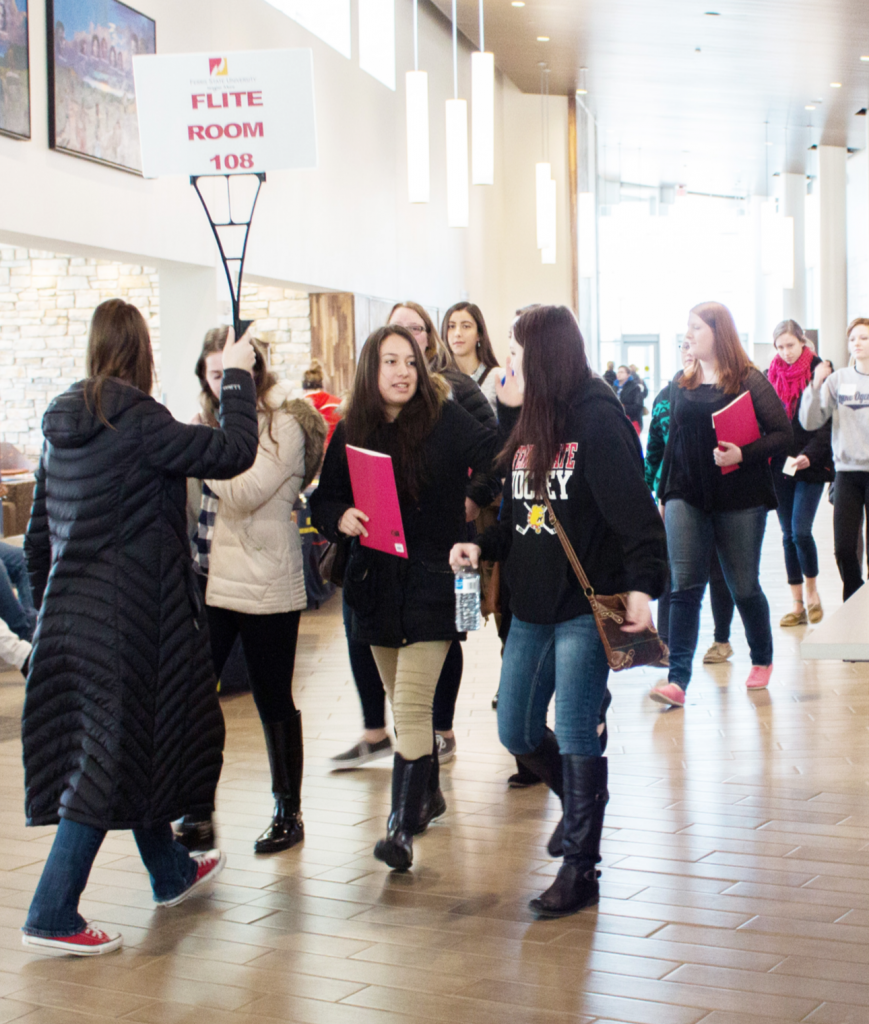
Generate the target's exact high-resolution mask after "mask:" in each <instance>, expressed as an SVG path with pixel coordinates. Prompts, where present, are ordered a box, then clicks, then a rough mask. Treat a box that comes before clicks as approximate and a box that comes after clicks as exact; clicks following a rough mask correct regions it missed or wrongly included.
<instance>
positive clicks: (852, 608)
mask: <svg viewBox="0 0 869 1024" xmlns="http://www.w3.org/2000/svg"><path fill="white" fill-rule="evenodd" d="M800 654H801V655H802V657H803V658H805V659H806V660H807V661H817V660H822V659H824V660H830V661H869V583H867V584H865V585H864V586H862V587H861V588H860V589H859V590H858V591H857V593H856V594H852V595H851V597H849V598H848V600H847V601H846V602H845V603H844V604H843V605H842V607H841V608H837V609H836V611H834V612H833V614H832V615H830V616H828V617H827V618H826V619H824V621H823V622H822V623H821V624H820V625H819V626H817V627H816V628H815V629H813V630H812V631H811V633H809V634H808V635H807V636H806V638H805V640H803V642H802V644H801V645H800Z"/></svg>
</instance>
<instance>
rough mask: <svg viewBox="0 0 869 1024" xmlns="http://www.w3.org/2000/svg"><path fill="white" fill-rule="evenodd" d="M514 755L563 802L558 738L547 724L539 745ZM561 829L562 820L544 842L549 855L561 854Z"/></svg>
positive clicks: (557, 855) (556, 855)
mask: <svg viewBox="0 0 869 1024" xmlns="http://www.w3.org/2000/svg"><path fill="white" fill-rule="evenodd" d="M515 756H516V760H517V762H518V763H519V764H520V765H524V766H525V767H526V768H527V769H528V770H529V771H532V772H533V773H534V774H535V775H536V776H537V777H538V778H540V779H542V780H543V781H544V782H545V783H546V785H547V786H548V787H549V788H550V789H551V790H552V792H553V793H554V794H555V795H556V796H557V797H558V799H559V800H561V801H562V803H563V802H564V797H563V793H564V786H563V778H562V770H561V754H560V753H559V752H558V740H557V739H556V738H555V733H554V732H553V731H552V730H551V729H550V728H549V726H547V727H546V729H545V731H544V733H543V739H542V740H541V742H540V746H539V747H537V749H536V750H532V751H531V753H530V754H516V755H515ZM563 831H564V829H563V821H560V822H559V823H558V824H557V825H556V826H555V831H554V832H553V833H552V836H551V837H550V840H549V842H548V843H547V844H546V848H547V849H548V850H549V854H550V856H551V857H560V856H561V834H562V832H563Z"/></svg>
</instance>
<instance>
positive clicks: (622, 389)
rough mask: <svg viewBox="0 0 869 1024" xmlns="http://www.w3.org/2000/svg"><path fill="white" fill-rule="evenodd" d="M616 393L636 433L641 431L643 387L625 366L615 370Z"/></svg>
mask: <svg viewBox="0 0 869 1024" xmlns="http://www.w3.org/2000/svg"><path fill="white" fill-rule="evenodd" d="M615 389H616V394H617V395H618V396H619V401H620V402H621V403H622V405H623V406H624V408H625V416H627V418H628V419H629V420H630V421H631V423H633V425H634V430H636V432H637V433H638V434H641V433H642V432H643V389H642V388H641V387H640V384H639V382H638V381H637V380H636V378H635V377H633V376H632V375H631V371H630V370H629V369H628V367H627V366H620V367H619V368H618V370H616V383H615Z"/></svg>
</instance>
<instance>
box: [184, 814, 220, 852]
mask: <svg viewBox="0 0 869 1024" xmlns="http://www.w3.org/2000/svg"><path fill="white" fill-rule="evenodd" d="M175 842H176V843H180V844H181V845H182V846H183V847H184V848H185V849H186V850H189V851H190V853H196V852H201V851H203V850H213V849H214V848H215V847H216V846H217V841H216V840H215V838H214V822H213V821H212V819H211V818H206V819H205V820H204V821H197V820H196V818H195V817H194V816H193V815H192V814H185V815H184V817H183V818H182V819H181V824H180V825H179V826H178V829H177V831H176V832H175Z"/></svg>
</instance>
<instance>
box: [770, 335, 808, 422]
mask: <svg viewBox="0 0 869 1024" xmlns="http://www.w3.org/2000/svg"><path fill="white" fill-rule="evenodd" d="M814 358H815V354H814V352H812V350H811V349H810V348H809V346H808V345H804V346H803V351H802V352H801V354H800V358H799V359H798V360H797V361H796V362H795V363H791V364H790V365H789V364H788V363H786V362H785V361H784V359H782V357H781V356H780V355H779V354H778V353H776V356H775V359H773V361H772V362H771V363H770V364H769V382H770V384H772V386H773V387H774V388H775V393H776V394H777V395H778V396H779V398H780V399H781V400H782V405H784V407H785V409H787V411H788V418H789V419H793V418H794V414H795V413H796V411H797V406H798V405H799V404H800V398H801V397H802V394H803V391H805V389H806V385H807V384H808V383H809V381H810V380H811V379H812V360H813V359H814Z"/></svg>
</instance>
